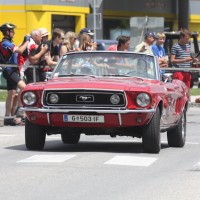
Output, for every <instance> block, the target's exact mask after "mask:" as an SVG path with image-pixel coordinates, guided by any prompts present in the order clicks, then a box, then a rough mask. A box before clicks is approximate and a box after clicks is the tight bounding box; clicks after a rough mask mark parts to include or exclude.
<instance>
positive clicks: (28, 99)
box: [23, 92, 36, 106]
mask: <svg viewBox="0 0 200 200" xmlns="http://www.w3.org/2000/svg"><path fill="white" fill-rule="evenodd" d="M23 102H24V103H25V104H26V105H28V106H31V105H33V104H34V103H35V102H36V95H35V94H34V93H33V92H26V93H24V95H23Z"/></svg>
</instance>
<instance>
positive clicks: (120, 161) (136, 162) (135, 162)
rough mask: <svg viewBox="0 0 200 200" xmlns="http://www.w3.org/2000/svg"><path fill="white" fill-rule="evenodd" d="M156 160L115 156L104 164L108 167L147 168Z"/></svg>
mask: <svg viewBox="0 0 200 200" xmlns="http://www.w3.org/2000/svg"><path fill="white" fill-rule="evenodd" d="M157 159H158V158H153V157H136V156H115V157H114V158H112V159H110V160H108V161H107V162H105V163H104V164H109V165H131V166H144V167H148V166H150V165H151V164H152V163H154V162H155V161H156V160H157Z"/></svg>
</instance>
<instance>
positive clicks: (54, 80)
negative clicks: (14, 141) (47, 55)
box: [21, 51, 189, 153]
mask: <svg viewBox="0 0 200 200" xmlns="http://www.w3.org/2000/svg"><path fill="white" fill-rule="evenodd" d="M21 99H22V103H23V108H22V110H24V111H25V112H26V115H27V119H26V124H25V141H26V147H27V149H30V150H42V149H43V148H44V145H45V138H46V134H48V135H51V134H60V135H61V139H62V141H63V143H67V144H76V143H78V142H79V140H80V135H81V134H86V135H110V136H111V137H115V136H117V135H119V136H131V137H138V138H142V144H143V150H144V152H147V153H159V151H160V149H161V141H160V138H161V137H160V133H161V132H167V139H168V145H169V146H170V147H183V146H184V144H185V140H186V111H187V109H188V104H189V92H188V90H187V87H186V86H185V84H184V83H183V82H181V81H179V80H168V79H166V80H162V76H161V72H160V69H159V66H158V61H157V58H156V57H154V56H151V55H146V54H141V53H133V52H119V51H118V52H117V51H116V52H106V51H94V52H71V53H68V54H66V55H64V56H62V57H61V59H60V61H59V63H58V64H57V66H56V68H55V69H54V71H53V73H52V74H51V77H50V78H49V80H48V81H47V82H40V83H33V84H28V85H27V86H26V88H25V90H24V91H23V93H22V96H21Z"/></svg>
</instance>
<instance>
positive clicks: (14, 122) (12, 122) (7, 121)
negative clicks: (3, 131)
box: [4, 118, 24, 126]
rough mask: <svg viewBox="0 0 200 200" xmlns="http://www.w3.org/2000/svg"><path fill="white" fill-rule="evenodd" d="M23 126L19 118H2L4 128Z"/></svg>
mask: <svg viewBox="0 0 200 200" xmlns="http://www.w3.org/2000/svg"><path fill="white" fill-rule="evenodd" d="M19 125H24V122H23V121H22V119H21V118H4V126H19Z"/></svg>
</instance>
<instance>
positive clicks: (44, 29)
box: [39, 28, 50, 37]
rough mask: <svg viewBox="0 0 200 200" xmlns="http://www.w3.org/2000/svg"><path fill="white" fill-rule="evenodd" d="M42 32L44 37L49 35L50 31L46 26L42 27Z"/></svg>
mask: <svg viewBox="0 0 200 200" xmlns="http://www.w3.org/2000/svg"><path fill="white" fill-rule="evenodd" d="M39 30H40V33H41V35H42V37H44V36H47V35H49V34H50V33H49V32H48V31H47V29H46V28H40V29H39Z"/></svg>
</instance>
